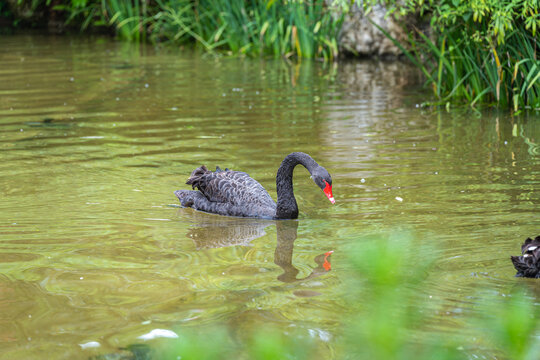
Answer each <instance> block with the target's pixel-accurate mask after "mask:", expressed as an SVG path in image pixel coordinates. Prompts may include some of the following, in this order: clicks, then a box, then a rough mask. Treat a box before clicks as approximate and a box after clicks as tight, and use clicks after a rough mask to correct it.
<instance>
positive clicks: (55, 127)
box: [0, 35, 540, 359]
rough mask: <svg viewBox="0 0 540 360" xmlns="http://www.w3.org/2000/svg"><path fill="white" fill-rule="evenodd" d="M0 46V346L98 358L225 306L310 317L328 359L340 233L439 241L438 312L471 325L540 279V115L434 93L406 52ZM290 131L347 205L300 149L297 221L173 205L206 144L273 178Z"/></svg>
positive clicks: (338, 303) (217, 156) (213, 158)
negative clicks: (356, 56)
mask: <svg viewBox="0 0 540 360" xmlns="http://www.w3.org/2000/svg"><path fill="white" fill-rule="evenodd" d="M0 48H1V49H2V51H1V52H0V79H1V81H0V160H1V161H0V194H1V197H2V201H1V202H0V343H1V348H2V353H1V354H0V358H2V359H4V358H5V359H28V358H39V357H40V356H43V354H47V358H69V359H78V358H80V359H85V358H88V357H90V356H95V355H99V354H107V353H114V352H115V351H117V350H118V348H121V347H125V346H127V345H129V344H133V343H138V342H144V341H143V340H140V339H138V337H140V336H141V335H143V334H147V333H149V332H150V331H151V330H153V329H169V330H173V331H176V332H180V331H182V330H186V329H188V330H189V329H195V328H197V327H200V326H213V325H214V324H220V325H224V326H227V327H228V328H229V329H231V331H233V332H236V333H237V334H243V333H249V332H251V331H252V330H253V329H256V328H258V327H261V326H266V325H274V326H276V327H278V328H282V329H287V328H290V327H291V326H292V327H296V328H299V329H301V330H305V331H306V333H307V334H310V335H312V336H313V337H314V338H316V341H317V342H319V343H320V344H322V345H321V347H320V349H321V350H320V351H321V352H320V353H319V355H320V356H321V358H332V357H333V356H334V354H335V352H336V349H335V345H334V340H335V339H336V337H338V336H339V335H340V333H341V330H342V329H341V326H342V320H344V319H345V318H347V317H348V316H349V315H350V314H349V312H350V306H349V305H348V304H347V302H346V300H345V299H344V297H343V296H340V294H342V293H343V291H344V290H343V286H345V285H344V284H346V283H347V279H348V278H349V277H350V276H351V267H350V265H349V261H348V253H349V251H350V249H351V248H352V247H353V246H358V245H360V246H361V245H362V242H365V243H368V242H371V241H373V239H374V237H377V236H382V237H384V236H387V235H388V234H394V235H395V234H400V233H403V234H408V235H407V236H410V237H412V238H413V239H414V240H413V243H414V246H415V247H416V248H417V249H419V251H421V252H422V254H423V255H422V256H426V254H427V256H428V257H429V258H430V259H431V260H433V261H434V267H433V268H432V269H431V270H430V272H429V275H428V278H427V285H429V294H427V293H426V294H425V295H426V296H427V295H429V296H430V297H432V298H433V299H437V301H438V302H439V303H440V304H441V309H442V310H439V311H437V312H436V313H433V314H429V316H430V318H431V319H432V324H435V325H432V326H431V327H430V329H429V331H439V332H441V333H442V334H445V333H453V332H458V331H459V332H463V331H465V332H467V331H470V335H471V336H473V334H474V332H475V331H476V330H475V329H468V330H463V328H462V327H461V326H460V325H462V323H463V322H464V321H465V318H466V317H468V316H470V315H471V314H474V313H475V311H477V310H476V307H475V304H478V303H481V302H484V301H489V300H490V298H491V297H493V298H497V297H500V296H502V295H504V294H507V293H509V292H510V291H511V290H512V289H513V288H514V287H515V286H516V283H517V282H521V283H523V282H525V283H528V284H529V285H531V286H534V284H535V283H534V281H532V282H531V281H530V280H524V279H516V278H514V277H513V276H514V274H515V270H514V269H513V267H512V264H511V262H510V261H509V256H510V255H516V254H518V253H519V251H520V245H521V242H522V241H523V240H524V239H525V238H526V237H528V236H536V235H539V229H540V217H539V207H538V204H539V202H540V195H539V194H540V192H539V191H538V189H539V182H540V181H539V174H540V116H539V115H538V114H537V113H536V114H534V113H533V114H522V115H520V116H514V117H510V116H509V115H507V114H506V113H505V112H500V113H497V112H488V113H482V114H479V113H478V114H476V113H474V112H470V111H450V112H446V111H425V110H421V109H420V108H419V107H418V104H420V103H421V102H422V101H424V100H425V99H427V97H428V94H427V93H426V92H425V90H422V88H421V86H420V85H421V84H420V81H421V80H420V78H419V77H418V74H417V73H416V72H415V71H414V69H412V68H409V67H408V66H406V65H403V64H400V63H392V62H389V63H384V62H356V61H355V62H352V61H351V62H347V61H345V62H342V63H339V64H337V65H326V66H325V65H322V64H319V63H314V62H303V63H302V64H289V63H287V62H284V61H282V60H261V59H238V58H223V57H222V58H216V57H214V56H212V55H204V54H198V53H195V52H191V51H187V50H185V51H178V52H173V51H159V50H156V49H154V48H153V47H150V46H140V47H139V46H134V45H128V44H124V43H117V42H113V41H111V40H109V39H101V38H69V37H42V36H37V35H32V36H30V35H19V36H2V37H0ZM293 151H303V152H306V153H309V154H311V155H312V156H313V158H314V159H315V160H317V161H318V162H319V163H320V164H321V165H323V166H324V167H326V169H328V171H329V172H330V173H331V174H332V177H333V180H334V186H333V190H334V197H335V199H336V204H335V205H332V204H330V202H328V200H327V199H326V197H325V196H324V194H323V193H322V192H321V191H320V190H319V189H318V188H317V187H316V186H314V185H313V182H312V181H311V180H310V179H309V173H308V172H307V171H306V170H305V169H304V168H297V169H296V171H295V178H294V184H295V194H296V197H297V200H298V204H299V208H300V216H299V219H298V221H284V222H279V223H276V222H275V221H259V220H249V219H239V218H227V217H220V216H215V215H209V214H204V213H198V212H195V211H193V210H191V209H183V208H179V207H178V201H177V199H176V198H175V196H174V194H173V192H174V191H175V190H178V189H188V188H189V186H188V185H185V181H186V179H187V177H188V176H189V174H190V173H191V171H192V170H193V169H194V168H196V167H198V166H200V165H202V164H206V165H207V166H208V167H209V168H214V167H215V166H216V165H219V166H221V167H222V168H225V167H229V168H232V169H234V170H242V171H246V172H248V173H249V174H250V175H251V176H252V177H253V178H255V179H257V180H258V181H259V182H260V183H261V184H262V185H263V186H265V187H266V189H268V191H269V192H270V194H271V195H272V196H273V197H274V198H275V174H276V170H277V168H278V166H279V164H280V162H281V160H282V159H283V157H284V156H285V155H287V154H288V153H290V152H293ZM422 249H423V250H422ZM329 251H333V254H332V255H331V256H326V255H325V254H326V253H327V252H329ZM325 258H326V259H325ZM325 260H326V261H325ZM419 261H422V258H419ZM330 264H331V265H330ZM330 267H331V268H330ZM427 285H426V284H424V285H423V286H422V287H419V288H418V289H417V290H418V292H419V293H420V294H423V291H425V290H424V286H427ZM479 289H485V290H487V291H484V292H481V293H480V295H479V293H478V290H479ZM473 296H474V299H475V300H471V299H472V298H473ZM539 296H540V295H539ZM535 300H536V299H535ZM358 301H359V302H362V299H361V298H360V299H358ZM426 331H427V330H426ZM239 336H240V335H239ZM150 343H151V342H150ZM81 344H90V345H87V346H81ZM92 345H94V346H96V347H92ZM486 354H487V355H486V356H487V357H488V358H490V356H491V357H492V356H494V355H492V354H491V353H490V352H489V351H487V352H486ZM490 354H491V355H490Z"/></svg>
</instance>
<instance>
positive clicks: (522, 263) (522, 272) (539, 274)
mask: <svg viewBox="0 0 540 360" xmlns="http://www.w3.org/2000/svg"><path fill="white" fill-rule="evenodd" d="M510 259H511V260H512V263H513V264H514V267H515V268H516V270H517V274H516V276H517V277H528V278H537V279H538V278H540V236H537V237H536V238H535V239H534V240H533V239H531V238H527V240H525V242H524V243H523V245H521V256H511V257H510Z"/></svg>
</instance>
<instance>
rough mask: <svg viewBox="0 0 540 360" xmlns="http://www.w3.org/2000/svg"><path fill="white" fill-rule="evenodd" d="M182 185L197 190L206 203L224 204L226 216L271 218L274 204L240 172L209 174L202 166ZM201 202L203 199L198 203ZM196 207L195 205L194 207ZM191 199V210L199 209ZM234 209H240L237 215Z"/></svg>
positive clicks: (252, 181)
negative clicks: (228, 209) (192, 203)
mask: <svg viewBox="0 0 540 360" xmlns="http://www.w3.org/2000/svg"><path fill="white" fill-rule="evenodd" d="M186 184H188V185H191V186H192V188H193V189H198V190H199V191H200V192H201V193H202V194H203V195H204V197H205V198H206V201H208V202H210V203H214V204H222V205H224V204H227V206H229V207H230V209H231V210H230V213H228V214H227V215H233V216H247V217H273V216H275V212H276V203H275V202H274V200H272V198H271V197H270V195H269V194H268V192H267V191H266V190H265V189H264V188H263V187H262V185H261V184H259V183H258V182H257V181H256V180H254V179H253V178H251V177H250V176H249V175H248V174H247V173H245V172H242V171H233V170H229V169H226V170H221V169H220V168H219V167H218V168H217V169H216V171H210V170H208V169H207V168H206V166H204V165H203V166H201V167H199V168H197V169H195V170H194V171H193V172H192V173H191V176H190V177H189V179H188V181H187V182H186ZM199 202H204V200H202V201H201V200H199ZM198 205H199V206H198ZM200 205H202V204H197V200H195V204H194V206H192V207H194V208H197V209H201V210H203V211H204V209H202V208H201V206H200ZM238 209H243V210H242V213H240V214H239V213H238ZM211 212H213V211H211Z"/></svg>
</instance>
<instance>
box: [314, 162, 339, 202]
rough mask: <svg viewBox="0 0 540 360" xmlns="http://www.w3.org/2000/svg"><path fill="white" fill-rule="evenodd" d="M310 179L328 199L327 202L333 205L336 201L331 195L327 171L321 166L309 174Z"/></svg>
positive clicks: (330, 178) (330, 180)
mask: <svg viewBox="0 0 540 360" xmlns="http://www.w3.org/2000/svg"><path fill="white" fill-rule="evenodd" d="M311 178H312V179H313V181H314V182H315V184H317V186H318V187H320V188H321V189H322V191H324V194H325V195H326V197H328V200H330V202H331V203H332V204H334V203H335V202H336V200H334V195H332V177H331V176H330V174H329V173H328V171H326V169H325V168H323V167H322V166H319V167H318V168H316V169H315V170H314V171H313V172H312V173H311Z"/></svg>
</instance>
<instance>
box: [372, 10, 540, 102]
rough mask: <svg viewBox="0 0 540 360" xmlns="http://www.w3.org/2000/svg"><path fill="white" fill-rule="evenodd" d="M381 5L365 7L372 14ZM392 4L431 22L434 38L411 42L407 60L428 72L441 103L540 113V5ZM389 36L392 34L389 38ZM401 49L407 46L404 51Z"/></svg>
mask: <svg viewBox="0 0 540 360" xmlns="http://www.w3.org/2000/svg"><path fill="white" fill-rule="evenodd" d="M378 2H379V1H378V0H368V1H366V2H364V4H365V6H366V10H367V11H369V9H370V7H371V6H373V4H375V3H378ZM400 4H401V2H398V1H395V0H392V1H389V2H388V6H389V14H394V15H395V16H397V17H398V18H399V17H400V16H403V15H407V14H411V13H416V14H421V15H423V16H426V17H429V19H430V23H431V26H432V29H433V31H434V34H433V36H432V37H429V36H426V35H425V34H422V33H420V32H418V37H412V36H411V37H410V40H411V41H410V45H411V48H410V49H406V48H405V47H403V46H402V50H403V51H404V52H405V53H406V55H407V56H408V57H409V58H410V59H411V60H412V61H413V62H414V63H415V64H416V65H417V66H418V67H419V68H420V69H421V70H422V71H423V72H424V74H425V76H426V78H427V82H428V83H429V84H430V85H431V86H432V88H433V91H434V93H435V95H436V96H437V97H438V99H439V103H447V102H448V101H450V100H464V101H466V102H467V103H468V104H471V105H472V106H474V105H475V104H477V103H483V104H490V103H493V104H496V105H497V106H500V107H503V108H507V107H511V108H513V109H514V111H518V110H520V109H530V108H535V109H540V81H539V80H540V59H539V58H538V53H539V48H538V47H539V45H540V44H539V43H538V36H537V30H538V28H540V14H539V12H538V10H539V7H540V6H539V3H538V1H537V0H429V1H424V0H407V1H405V2H404V6H402V5H400ZM386 35H387V36H389V34H386ZM398 46H401V45H398Z"/></svg>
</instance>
